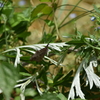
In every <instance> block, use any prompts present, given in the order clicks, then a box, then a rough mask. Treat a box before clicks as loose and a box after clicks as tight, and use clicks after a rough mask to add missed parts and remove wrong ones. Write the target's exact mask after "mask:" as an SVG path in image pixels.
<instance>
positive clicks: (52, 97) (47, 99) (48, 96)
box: [34, 93, 61, 100]
mask: <svg viewBox="0 0 100 100" xmlns="http://www.w3.org/2000/svg"><path fill="white" fill-rule="evenodd" d="M34 100H61V99H60V98H58V97H57V95H56V94H55V93H45V94H43V95H42V96H38V97H36V98H34Z"/></svg>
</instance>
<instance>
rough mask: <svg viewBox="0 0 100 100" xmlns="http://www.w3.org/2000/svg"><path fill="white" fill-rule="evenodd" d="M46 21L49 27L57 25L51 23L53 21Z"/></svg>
mask: <svg viewBox="0 0 100 100" xmlns="http://www.w3.org/2000/svg"><path fill="white" fill-rule="evenodd" d="M44 21H45V22H46V24H47V25H48V26H54V25H55V24H54V22H53V21H51V20H48V19H46V20H44Z"/></svg>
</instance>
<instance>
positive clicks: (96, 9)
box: [94, 5, 100, 13]
mask: <svg viewBox="0 0 100 100" xmlns="http://www.w3.org/2000/svg"><path fill="white" fill-rule="evenodd" d="M94 9H95V11H96V12H97V13H100V9H99V8H97V7H96V5H94Z"/></svg>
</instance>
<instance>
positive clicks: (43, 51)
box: [30, 43, 49, 62]
mask: <svg viewBox="0 0 100 100" xmlns="http://www.w3.org/2000/svg"><path fill="white" fill-rule="evenodd" d="M48 45H49V43H48V44H47V46H46V47H45V48H43V49H41V50H38V51H36V53H35V54H34V55H32V57H31V58H30V60H31V61H37V62H40V61H41V60H42V59H43V58H44V56H45V55H46V54H47V51H48Z"/></svg>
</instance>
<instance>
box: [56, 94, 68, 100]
mask: <svg viewBox="0 0 100 100" xmlns="http://www.w3.org/2000/svg"><path fill="white" fill-rule="evenodd" d="M57 97H59V98H60V100H67V98H66V97H65V96H64V95H63V94H62V93H59V94H58V96H57Z"/></svg>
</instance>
